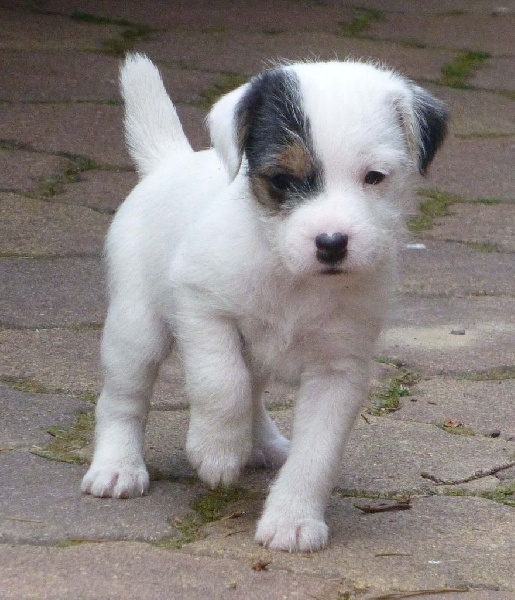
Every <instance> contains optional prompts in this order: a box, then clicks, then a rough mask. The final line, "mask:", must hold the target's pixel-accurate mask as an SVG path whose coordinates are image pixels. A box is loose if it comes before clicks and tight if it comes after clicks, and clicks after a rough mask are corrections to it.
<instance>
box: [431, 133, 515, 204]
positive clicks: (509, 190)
mask: <svg viewBox="0 0 515 600" xmlns="http://www.w3.org/2000/svg"><path fill="white" fill-rule="evenodd" d="M485 157H488V160H485ZM514 159H515V141H514V140H513V139H511V138H499V139H459V138H456V137H452V136H451V137H449V139H448V140H447V141H446V142H445V144H444V145H443V147H442V149H441V152H440V155H439V156H438V158H437V160H435V162H434V164H433V166H432V168H431V179H430V180H428V187H432V188H435V187H436V188H437V189H441V190H445V191H446V192H449V193H451V194H457V195H458V196H461V197H463V198H465V199H466V200H475V199H482V198H497V199H500V200H506V201H511V202H513V201H515V192H514V190H515V186H514V183H515V181H514V177H513V163H514Z"/></svg>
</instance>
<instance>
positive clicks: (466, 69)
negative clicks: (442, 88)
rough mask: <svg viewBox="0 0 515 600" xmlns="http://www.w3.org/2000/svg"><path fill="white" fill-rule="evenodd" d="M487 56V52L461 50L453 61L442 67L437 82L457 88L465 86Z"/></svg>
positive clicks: (488, 55) (488, 56)
mask: <svg viewBox="0 0 515 600" xmlns="http://www.w3.org/2000/svg"><path fill="white" fill-rule="evenodd" d="M489 58H490V54H489V53H488V52H480V51H473V52H470V51H466V52H461V53H460V55H459V56H457V57H456V58H455V59H454V60H453V61H451V62H450V63H448V64H446V65H444V66H443V67H442V70H441V73H442V76H441V77H440V80H439V83H440V84H442V85H447V86H450V87H453V88H458V89H464V88H467V87H469V86H468V85H467V81H468V80H469V79H470V77H472V75H474V73H475V72H476V71H477V69H478V68H479V67H480V66H481V65H482V64H484V62H485V61H487V60H488V59H489Z"/></svg>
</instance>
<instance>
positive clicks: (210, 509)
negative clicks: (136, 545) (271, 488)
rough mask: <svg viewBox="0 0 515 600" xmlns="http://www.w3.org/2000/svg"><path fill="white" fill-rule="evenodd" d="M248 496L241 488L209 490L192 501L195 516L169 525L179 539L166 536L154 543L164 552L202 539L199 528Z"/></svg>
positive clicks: (228, 510)
mask: <svg viewBox="0 0 515 600" xmlns="http://www.w3.org/2000/svg"><path fill="white" fill-rule="evenodd" d="M249 497H250V494H249V492H248V491H247V490H244V489H243V488H240V487H236V486H231V487H226V488H217V489H215V490H210V491H208V492H206V493H204V494H202V495H201V496H199V497H198V498H196V499H195V500H194V501H193V504H192V507H193V509H194V510H195V514H194V515H192V516H190V517H186V518H176V519H174V520H173V521H172V522H171V525H173V527H175V529H177V530H178V531H179V534H180V537H179V538H177V537H174V536H168V537H164V538H162V539H160V540H159V541H157V542H156V543H155V545H156V546H158V547H160V548H164V549H166V550H177V549H179V548H182V547H183V546H184V545H185V544H191V543H192V542H195V541H196V540H198V539H200V538H201V537H202V532H201V528H202V527H203V526H204V525H207V524H208V523H213V522H214V521H218V520H220V519H221V518H223V517H224V516H226V515H227V514H228V513H229V512H230V507H231V506H232V505H233V504H234V503H235V502H238V501H240V500H242V499H243V498H249Z"/></svg>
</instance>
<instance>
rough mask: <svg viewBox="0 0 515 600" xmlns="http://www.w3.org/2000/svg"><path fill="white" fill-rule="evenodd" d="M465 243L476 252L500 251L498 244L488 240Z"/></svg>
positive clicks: (490, 252)
mask: <svg viewBox="0 0 515 600" xmlns="http://www.w3.org/2000/svg"><path fill="white" fill-rule="evenodd" d="M466 245H467V246H468V247H469V248H472V249H473V250H475V251H476V252H483V253H485V254H492V253H495V252H500V249H499V246H497V245H496V244H491V243H490V242H466Z"/></svg>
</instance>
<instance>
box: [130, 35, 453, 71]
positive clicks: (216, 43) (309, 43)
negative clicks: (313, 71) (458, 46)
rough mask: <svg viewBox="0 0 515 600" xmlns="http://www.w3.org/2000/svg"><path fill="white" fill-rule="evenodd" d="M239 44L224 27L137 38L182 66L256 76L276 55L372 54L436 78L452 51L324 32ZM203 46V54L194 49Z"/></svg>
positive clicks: (156, 56) (154, 54)
mask: <svg viewBox="0 0 515 600" xmlns="http://www.w3.org/2000/svg"><path fill="white" fill-rule="evenodd" d="M245 39H246V44H245V45H243V46H242V44H241V35H240V34H239V33H236V32H230V31H229V32H225V33H222V34H217V35H214V34H212V33H202V32H198V31H195V32H170V33H169V34H163V38H162V39H160V40H159V41H153V42H152V41H149V42H141V43H140V44H138V50H140V51H142V52H145V53H147V54H148V55H149V57H150V58H152V59H153V60H164V61H169V62H170V63H174V62H175V63H176V64H180V65H182V66H183V67H187V68H194V69H206V70H209V71H228V72H232V73H239V74H242V75H247V76H251V75H255V74H256V73H259V72H260V71H262V70H263V68H264V67H265V66H267V65H270V61H273V60H278V59H288V60H305V59H309V58H313V57H316V58H317V59H320V60H335V59H336V58H337V57H338V58H340V59H342V60H343V59H344V58H346V57H348V56H351V57H354V58H365V59H368V58H372V59H376V60H380V61H383V62H384V63H386V64H388V65H389V66H391V67H395V68H397V69H399V70H400V71H401V72H402V73H404V74H406V75H408V76H410V77H413V78H421V79H437V78H439V77H440V69H441V68H442V66H443V65H445V64H446V63H447V62H449V61H450V60H452V58H453V56H454V53H453V52H452V51H447V50H440V49H436V50H431V51H428V50H422V49H420V48H411V47H409V48H408V47H399V46H398V45H396V44H392V43H390V42H381V41H371V40H363V39H357V38H346V37H343V36H341V35H336V34H329V33H323V32H316V33H315V32H306V33H302V35H301V34H299V33H298V32H296V33H289V32H285V33H280V34H277V35H273V36H270V35H265V34H262V33H248V34H246V36H245ZM199 47H202V48H203V51H202V53H199V52H198V48H199Z"/></svg>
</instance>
